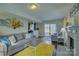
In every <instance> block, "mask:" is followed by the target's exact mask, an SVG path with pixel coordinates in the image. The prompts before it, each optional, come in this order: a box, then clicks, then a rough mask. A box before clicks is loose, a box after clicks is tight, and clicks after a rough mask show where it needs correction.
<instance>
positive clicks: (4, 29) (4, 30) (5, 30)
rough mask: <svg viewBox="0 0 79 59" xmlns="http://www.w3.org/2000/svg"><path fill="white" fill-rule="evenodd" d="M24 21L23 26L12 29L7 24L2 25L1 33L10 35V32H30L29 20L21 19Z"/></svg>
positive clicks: (0, 27)
mask: <svg viewBox="0 0 79 59" xmlns="http://www.w3.org/2000/svg"><path fill="white" fill-rule="evenodd" d="M21 21H22V22H23V24H24V25H23V27H20V28H16V29H12V28H10V27H7V26H0V32H1V33H2V34H0V35H10V34H15V33H23V32H28V22H27V21H25V20H21Z"/></svg>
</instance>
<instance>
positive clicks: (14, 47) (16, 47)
mask: <svg viewBox="0 0 79 59" xmlns="http://www.w3.org/2000/svg"><path fill="white" fill-rule="evenodd" d="M17 35H18V37H19V38H21V35H24V34H23V33H20V34H16V35H14V36H17ZM27 35H28V36H29V34H27ZM28 36H27V37H26V34H25V36H23V37H24V38H21V39H18V40H19V41H17V42H14V43H11V44H10V46H9V47H8V50H7V55H12V54H14V53H16V52H18V51H20V50H22V49H24V48H25V47H27V43H28V42H29V41H30V40H31V39H30V37H29V38H28ZM16 39H17V38H15V40H16Z"/></svg>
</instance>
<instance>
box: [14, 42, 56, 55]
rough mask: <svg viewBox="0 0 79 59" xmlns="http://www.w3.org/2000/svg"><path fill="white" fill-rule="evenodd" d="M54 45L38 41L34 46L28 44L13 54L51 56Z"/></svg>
mask: <svg viewBox="0 0 79 59" xmlns="http://www.w3.org/2000/svg"><path fill="white" fill-rule="evenodd" d="M54 49H55V46H54V45H50V44H46V43H40V44H39V45H37V46H36V47H32V46H29V47H28V48H25V49H24V50H22V51H20V52H18V53H17V54H16V55H15V56H51V55H52V54H53V52H54Z"/></svg>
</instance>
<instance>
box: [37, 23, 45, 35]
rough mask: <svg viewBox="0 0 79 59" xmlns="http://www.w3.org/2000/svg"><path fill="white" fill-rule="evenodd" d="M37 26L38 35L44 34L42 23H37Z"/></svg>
mask: <svg viewBox="0 0 79 59" xmlns="http://www.w3.org/2000/svg"><path fill="white" fill-rule="evenodd" d="M38 28H39V35H40V36H43V35H44V24H43V23H38Z"/></svg>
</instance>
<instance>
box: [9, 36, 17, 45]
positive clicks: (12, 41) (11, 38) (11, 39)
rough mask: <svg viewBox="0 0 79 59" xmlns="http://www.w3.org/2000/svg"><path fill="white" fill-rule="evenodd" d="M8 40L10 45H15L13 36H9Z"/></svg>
mask: <svg viewBox="0 0 79 59" xmlns="http://www.w3.org/2000/svg"><path fill="white" fill-rule="evenodd" d="M9 40H10V42H11V44H12V45H14V44H15V43H16V39H15V37H14V36H10V37H9Z"/></svg>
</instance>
